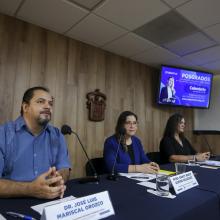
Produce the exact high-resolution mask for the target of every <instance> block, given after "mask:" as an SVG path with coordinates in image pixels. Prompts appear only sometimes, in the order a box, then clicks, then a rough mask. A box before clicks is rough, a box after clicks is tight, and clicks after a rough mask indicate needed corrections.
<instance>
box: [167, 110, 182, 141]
mask: <svg viewBox="0 0 220 220" xmlns="http://www.w3.org/2000/svg"><path fill="white" fill-rule="evenodd" d="M183 118H184V117H183V116H182V115H181V114H179V113H175V114H173V115H171V116H170V118H169V119H168V121H167V124H166V127H165V130H164V134H163V137H164V138H165V137H171V138H173V137H174V134H175V132H176V129H177V126H178V124H179V123H180V122H181V120H182V119H183ZM180 137H181V138H183V137H184V134H182V133H181V134H180Z"/></svg>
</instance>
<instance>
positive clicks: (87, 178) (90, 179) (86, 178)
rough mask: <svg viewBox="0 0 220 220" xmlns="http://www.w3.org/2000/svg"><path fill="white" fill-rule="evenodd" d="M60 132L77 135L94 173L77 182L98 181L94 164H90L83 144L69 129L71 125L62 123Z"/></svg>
mask: <svg viewBox="0 0 220 220" xmlns="http://www.w3.org/2000/svg"><path fill="white" fill-rule="evenodd" d="M61 133H62V134H63V135H66V134H69V135H71V134H74V135H76V137H77V139H78V141H79V143H80V145H81V147H82V149H83V151H84V153H85V155H86V158H87V160H88V162H89V165H90V167H91V169H92V171H93V173H94V176H90V177H85V178H81V179H80V180H79V182H80V183H88V182H96V183H98V182H99V177H98V174H97V172H96V169H95V167H94V165H93V164H92V162H91V160H90V158H89V156H88V154H87V153H86V150H85V148H84V146H83V144H82V142H81V140H80V138H79V136H78V134H77V133H76V132H74V131H72V129H71V127H70V126H69V125H63V126H62V127H61Z"/></svg>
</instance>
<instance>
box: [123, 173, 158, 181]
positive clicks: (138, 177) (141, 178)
mask: <svg viewBox="0 0 220 220" xmlns="http://www.w3.org/2000/svg"><path fill="white" fill-rule="evenodd" d="M119 175H120V176H124V177H127V178H129V179H133V180H137V181H140V182H142V181H149V180H153V179H155V178H156V174H146V173H119Z"/></svg>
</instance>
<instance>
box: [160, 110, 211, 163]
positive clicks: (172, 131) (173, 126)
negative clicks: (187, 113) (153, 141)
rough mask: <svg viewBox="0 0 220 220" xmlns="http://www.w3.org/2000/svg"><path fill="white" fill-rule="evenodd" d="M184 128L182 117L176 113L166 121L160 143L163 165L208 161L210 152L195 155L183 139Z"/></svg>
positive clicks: (188, 143)
mask: <svg viewBox="0 0 220 220" xmlns="http://www.w3.org/2000/svg"><path fill="white" fill-rule="evenodd" d="M184 128H185V119H184V118H183V116H182V115H180V114H177V113H176V114H174V115H172V116H171V117H170V118H169V119H168V121H167V124H166V128H165V131H164V135H163V138H162V140H161V142H160V154H161V160H162V161H163V162H164V163H168V162H187V161H188V160H196V161H204V160H208V159H209V157H210V152H205V153H196V151H195V150H194V149H193V147H192V145H191V144H190V142H189V141H188V140H187V139H186V138H185V137H184Z"/></svg>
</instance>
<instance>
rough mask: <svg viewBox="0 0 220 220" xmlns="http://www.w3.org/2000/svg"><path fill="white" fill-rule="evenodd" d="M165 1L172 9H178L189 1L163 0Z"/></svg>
mask: <svg viewBox="0 0 220 220" xmlns="http://www.w3.org/2000/svg"><path fill="white" fill-rule="evenodd" d="M163 1H164V2H166V3H167V4H168V5H169V6H171V7H172V8H176V7H178V6H180V5H183V4H184V3H186V2H188V1H189V0H163Z"/></svg>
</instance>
